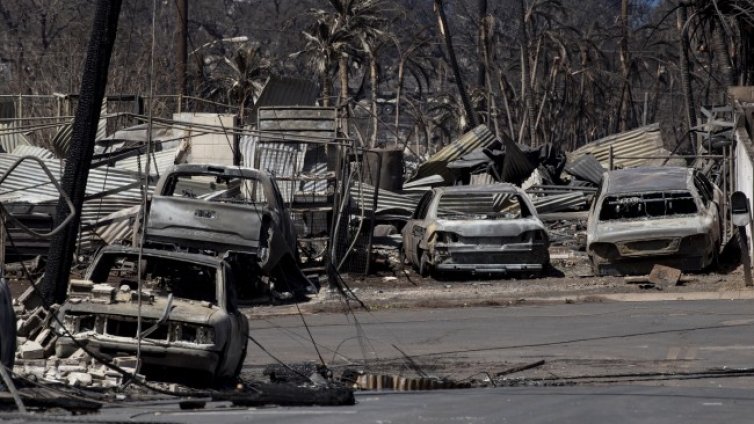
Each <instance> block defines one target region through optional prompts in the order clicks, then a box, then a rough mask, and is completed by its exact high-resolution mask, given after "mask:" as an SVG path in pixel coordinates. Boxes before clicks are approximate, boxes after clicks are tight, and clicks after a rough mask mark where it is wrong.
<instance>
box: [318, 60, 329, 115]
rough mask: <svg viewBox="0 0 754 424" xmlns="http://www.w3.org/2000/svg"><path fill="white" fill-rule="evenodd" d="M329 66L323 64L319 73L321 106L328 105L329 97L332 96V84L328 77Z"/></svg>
mask: <svg viewBox="0 0 754 424" xmlns="http://www.w3.org/2000/svg"><path fill="white" fill-rule="evenodd" d="M329 68H330V66H329V65H328V66H325V70H324V72H322V73H320V75H319V84H320V90H322V106H325V107H327V106H330V97H332V85H331V84H330V78H329V77H328V70H329Z"/></svg>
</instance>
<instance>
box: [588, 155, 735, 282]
mask: <svg viewBox="0 0 754 424" xmlns="http://www.w3.org/2000/svg"><path fill="white" fill-rule="evenodd" d="M720 201H721V193H720V189H718V188H717V186H715V185H714V184H712V183H711V182H710V181H709V180H708V179H707V178H706V177H705V176H704V175H703V174H701V173H700V172H698V171H696V170H694V169H690V168H679V167H653V168H631V169H622V170H617V171H610V172H607V173H605V174H604V176H603V179H602V183H601V186H600V189H599V193H598V196H597V197H596V198H595V201H594V203H593V204H592V209H591V211H590V213H589V223H588V226H587V253H588V254H589V258H590V260H591V261H592V266H593V268H594V272H595V274H597V275H623V274H646V273H648V272H650V271H651V270H652V267H653V266H654V265H656V264H659V265H667V266H672V267H675V268H678V269H681V270H682V271H701V270H704V269H705V268H707V267H709V266H710V265H713V264H714V263H715V262H716V259H717V255H718V252H719V250H720V244H721V234H722V231H721V218H720V216H721V215H720V214H721V210H720Z"/></svg>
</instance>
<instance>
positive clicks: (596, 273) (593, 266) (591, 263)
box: [589, 256, 602, 277]
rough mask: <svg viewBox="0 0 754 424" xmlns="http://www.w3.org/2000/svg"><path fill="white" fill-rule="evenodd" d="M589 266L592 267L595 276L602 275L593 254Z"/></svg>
mask: <svg viewBox="0 0 754 424" xmlns="http://www.w3.org/2000/svg"><path fill="white" fill-rule="evenodd" d="M589 266H591V267H592V274H594V276H595V277H601V276H602V275H601V274H600V267H599V266H598V265H597V263H596V262H594V258H593V257H591V256H590V257H589Z"/></svg>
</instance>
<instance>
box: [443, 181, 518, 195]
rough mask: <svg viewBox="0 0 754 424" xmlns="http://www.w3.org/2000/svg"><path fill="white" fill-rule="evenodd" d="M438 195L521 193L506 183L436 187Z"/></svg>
mask: <svg viewBox="0 0 754 424" xmlns="http://www.w3.org/2000/svg"><path fill="white" fill-rule="evenodd" d="M435 191H436V192H437V193H438V194H443V193H487V192H515V193H518V192H519V191H521V190H520V189H519V188H518V187H516V186H514V185H513V184H508V183H498V184H485V185H459V186H450V187H437V188H435Z"/></svg>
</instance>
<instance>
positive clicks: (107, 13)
mask: <svg viewBox="0 0 754 424" xmlns="http://www.w3.org/2000/svg"><path fill="white" fill-rule="evenodd" d="M120 6H121V0H99V1H98V2H97V7H96V9H95V12H94V21H93V24H92V32H91V35H90V36H89V46H88V48H87V53H86V62H85V63H84V74H83V76H82V79H81V90H80V91H79V94H80V97H79V104H78V107H77V109H76V115H75V119H74V122H73V134H72V136H71V147H70V149H69V150H68V154H67V155H66V166H65V173H64V174H63V178H62V180H61V182H62V184H61V185H62V188H63V190H64V191H65V192H66V193H67V194H68V195H69V196H70V198H71V200H72V201H73V205H74V207H75V208H76V217H75V218H74V219H73V220H72V221H71V223H70V225H68V227H66V228H65V229H64V230H63V231H61V232H59V233H58V234H56V235H55V236H54V237H53V238H52V240H51V241H50V251H49V253H48V262H47V268H46V269H45V276H44V280H43V283H42V284H41V287H40V289H41V291H42V294H43V297H44V298H45V300H46V301H47V303H48V304H52V303H62V302H63V301H65V298H66V292H67V290H68V277H69V273H70V271H71V265H72V263H73V255H74V249H75V246H76V237H77V236H78V232H79V224H80V222H81V207H82V205H83V204H84V194H85V190H86V182H87V180H88V178H89V167H90V165H91V163H92V154H93V153H94V139H95V137H96V135H97V123H98V121H99V118H100V110H101V106H102V99H103V98H104V96H105V87H106V86H107V72H108V68H109V66H110V55H111V53H112V50H113V44H114V42H115V35H116V32H117V29H118V15H119V14H120ZM67 214H68V208H67V207H66V203H65V202H64V201H63V198H62V197H61V198H60V199H59V200H58V207H57V211H56V214H55V226H57V225H59V223H61V222H63V221H64V220H65V218H66V216H67Z"/></svg>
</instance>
